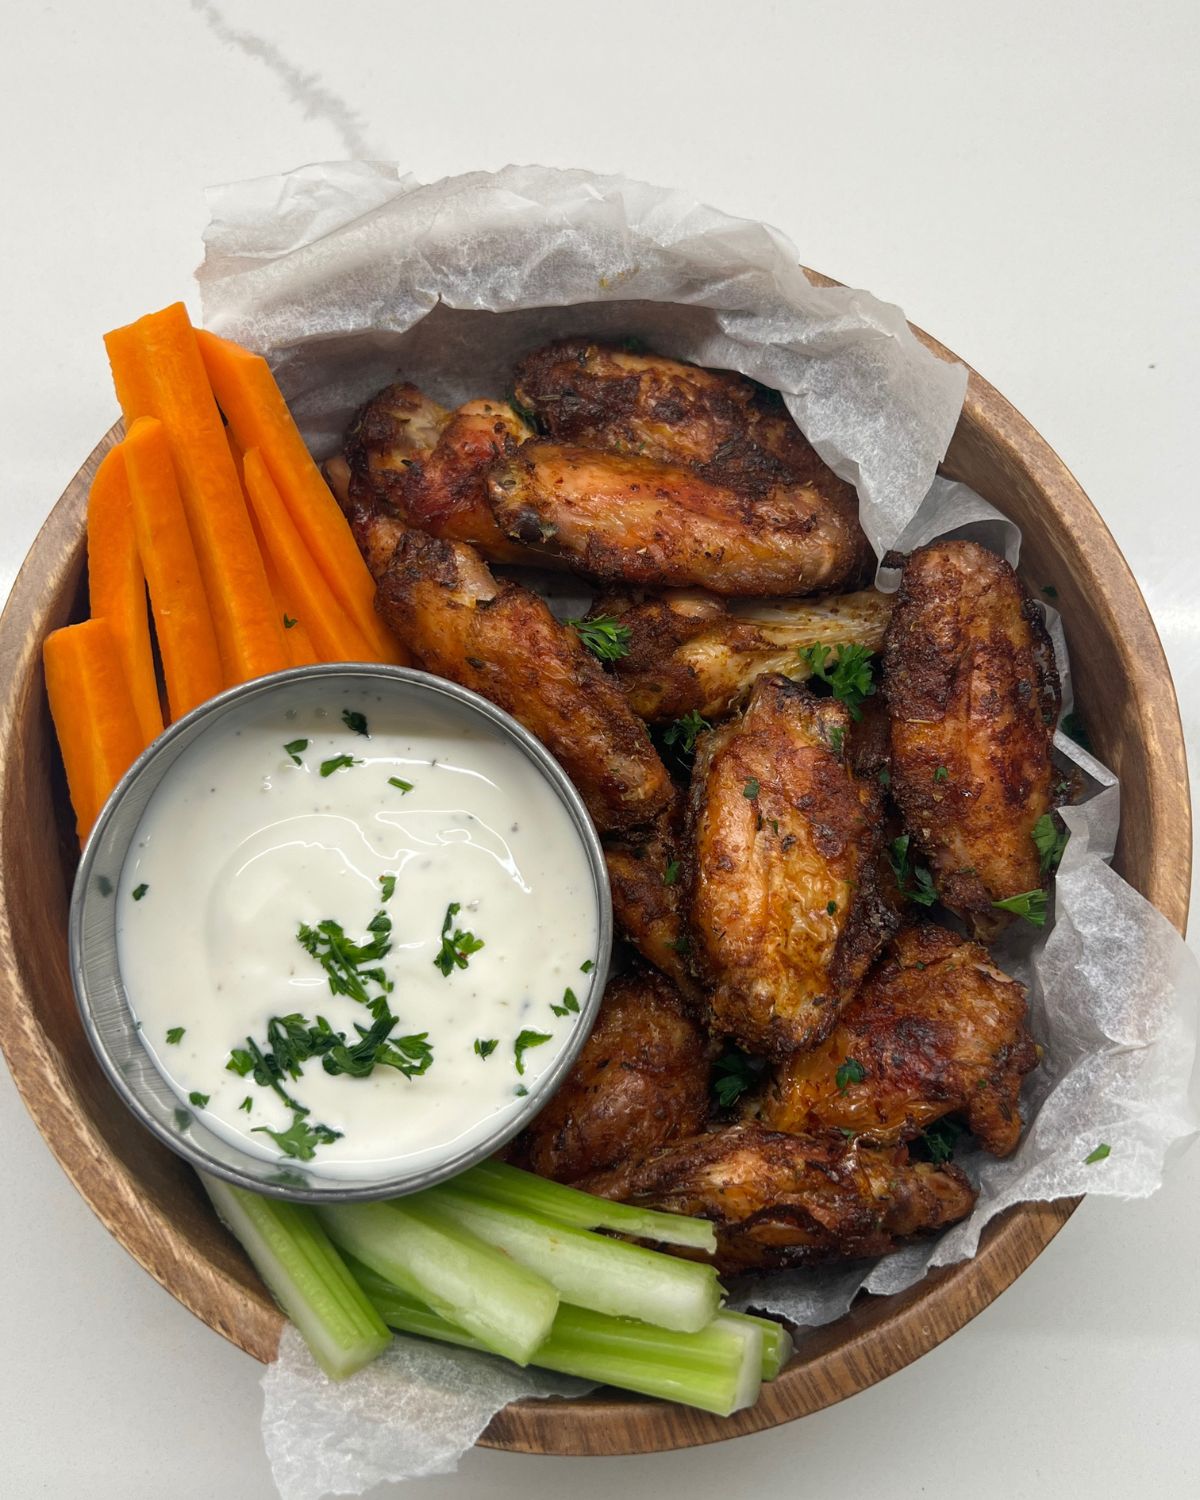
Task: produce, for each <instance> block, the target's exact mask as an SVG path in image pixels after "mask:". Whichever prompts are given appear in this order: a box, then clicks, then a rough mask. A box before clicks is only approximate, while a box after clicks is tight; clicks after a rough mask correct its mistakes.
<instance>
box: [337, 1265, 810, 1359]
mask: <svg viewBox="0 0 1200 1500" xmlns="http://www.w3.org/2000/svg"><path fill="white" fill-rule="evenodd" d="M350 1269H351V1271H353V1272H354V1274H355V1275H356V1276H357V1275H358V1267H357V1266H351V1267H350ZM363 1290H364V1291H366V1292H367V1296H368V1297H369V1296H370V1295H371V1294H370V1291H369V1290H368V1289H367V1288H366V1287H364V1288H363ZM720 1316H721V1318H722V1319H729V1320H732V1321H734V1322H745V1323H754V1324H755V1325H756V1326H757V1327H759V1328H761V1329H762V1336H763V1363H762V1378H763V1379H764V1380H774V1379H775V1377H776V1376H777V1375H778V1374H779V1372H780V1370H782V1369H783V1367H784V1365H786V1364H787V1362H788V1360H789V1359H791V1357H792V1350H793V1348H794V1347H795V1346H794V1344H793V1343H792V1336H791V1334H790V1333H789V1332H788V1331H787V1329H786V1328H785V1327H784V1326H783V1324H782V1323H777V1322H776V1321H775V1319H774V1318H759V1317H756V1316H755V1315H754V1313H739V1312H730V1311H729V1309H728V1308H722V1310H721V1314H720ZM380 1317H383V1314H382V1313H380ZM384 1322H385V1323H386V1322H387V1319H386V1318H384Z"/></svg>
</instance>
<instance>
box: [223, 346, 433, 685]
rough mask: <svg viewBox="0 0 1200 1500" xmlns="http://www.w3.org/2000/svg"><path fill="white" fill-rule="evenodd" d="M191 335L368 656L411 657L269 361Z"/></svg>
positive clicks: (231, 417)
mask: <svg viewBox="0 0 1200 1500" xmlns="http://www.w3.org/2000/svg"><path fill="white" fill-rule="evenodd" d="M196 341H197V343H198V344H199V346H200V354H201V356H202V358H203V360H204V367H205V369H206V370H207V371H208V378H209V381H210V382H211V384H212V389H213V393H214V395H215V396H216V398H217V403H218V405H219V406H220V408H221V410H222V411H223V412H224V413H225V416H226V419H227V420H228V422H229V425H230V426H231V427H232V428H233V431H234V434H235V435H236V437H237V440H238V443H239V445H240V446H241V447H242V448H243V449H249V448H257V449H259V451H260V452H261V453H262V456H263V461H264V463H265V465H266V467H267V470H268V472H269V473H270V475H271V478H272V479H273V480H274V482H275V487H276V488H277V489H278V491H279V493H280V495H281V496H282V497H283V501H284V504H285V505H286V506H287V508H288V511H289V513H290V514H291V517H292V520H293V521H294V523H295V525H296V527H297V529H298V531H299V532H300V535H301V536H302V537H303V538H304V543H305V546H306V547H307V548H308V551H309V554H310V555H311V557H312V558H313V561H314V562H315V563H316V564H317V566H318V567H319V568H320V569H321V571H322V572H323V573H324V575H325V581H326V582H327V583H328V585H329V587H330V589H332V591H333V594H334V597H335V598H336V599H337V600H338V601H339V603H340V604H341V606H342V608H343V609H344V610H345V611H346V613H347V614H348V615H349V616H350V617H351V619H352V620H353V621H354V623H355V625H357V627H358V629H359V632H360V634H361V635H362V636H363V637H364V638H365V639H366V640H367V641H368V642H370V644H371V645H372V646H373V648H374V653H373V659H374V660H377V661H390V662H398V663H400V665H402V666H404V665H407V664H408V663H409V662H411V660H412V658H411V656H410V655H409V653H408V652H407V651H405V650H404V648H403V646H402V645H401V644H400V643H399V642H398V641H397V640H396V638H395V637H394V636H393V635H392V634H391V632H390V631H388V630H387V628H386V627H385V626H384V624H383V622H382V621H381V620H380V618H379V616H378V615H377V614H376V613H375V583H374V580H373V579H372V577H371V575H370V573H369V572H368V571H367V566H366V564H365V563H364V562H363V560H362V557H361V556H360V554H359V551H358V548H357V546H356V545H355V542H354V537H353V535H352V533H351V531H350V527H349V524H348V523H347V521H346V518H345V517H344V516H343V515H342V513H341V511H340V510H339V509H338V505H337V501H336V500H335V499H334V498H333V496H332V495H331V494H330V492H329V486H328V485H327V484H326V483H325V481H324V479H323V478H322V477H321V471H320V469H318V468H317V466H316V464H315V463H314V462H313V459H312V456H311V455H310V454H309V451H308V449H307V448H306V447H305V446H304V439H303V438H302V437H301V436H300V431H299V428H297V426H296V424H295V422H294V421H293V420H292V414H291V412H289V411H288V409H287V403H286V402H285V401H284V399H283V396H282V394H281V393H280V390H279V387H278V385H276V383H275V377H274V375H272V374H271V368H270V366H269V365H268V364H267V362H266V360H264V359H260V358H259V356H258V355H257V354H251V353H250V352H249V350H246V349H242V348H241V347H240V346H239V345H237V344H233V343H230V342H229V340H228V339H222V338H218V337H217V336H216V334H213V333H208V332H207V331H206V330H205V329H202V328H200V329H197V330H196Z"/></svg>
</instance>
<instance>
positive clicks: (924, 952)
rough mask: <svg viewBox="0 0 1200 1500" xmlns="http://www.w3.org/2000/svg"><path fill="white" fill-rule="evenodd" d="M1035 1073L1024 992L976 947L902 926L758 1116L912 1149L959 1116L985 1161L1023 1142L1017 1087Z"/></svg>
mask: <svg viewBox="0 0 1200 1500" xmlns="http://www.w3.org/2000/svg"><path fill="white" fill-rule="evenodd" d="M1036 1065H1037V1048H1036V1046H1035V1045H1034V1042H1033V1039H1032V1037H1030V1035H1029V1033H1028V1032H1027V1031H1026V1030H1025V986H1024V985H1022V984H1018V983H1017V981H1016V980H1015V979H1010V978H1009V977H1008V976H1007V975H1006V974H1003V973H1002V972H1001V971H1000V970H999V969H998V968H996V966H995V965H994V964H993V963H992V962H991V960H990V959H989V958H988V956H987V953H986V952H985V951H984V949H982V948H981V947H980V946H979V944H978V943H971V942H966V941H964V940H963V939H962V938H959V937H956V936H955V934H954V933H952V932H947V931H946V929H945V928H944V927H935V926H934V925H933V924H932V923H930V922H926V923H922V924H921V925H920V926H918V927H907V928H905V929H904V930H903V931H902V932H900V934H899V935H898V936H897V938H896V941H895V942H894V944H893V945H892V947H891V948H890V949H889V951H888V952H887V953H886V954H885V956H884V958H883V961H882V962H881V963H880V964H878V965H877V967H876V968H875V969H874V971H873V972H872V973H871V974H870V975H869V976H868V978H867V981H866V983H865V984H864V985H863V987H862V989H861V990H860V991H859V993H858V996H857V997H856V998H855V999H854V1000H853V1001H851V1003H850V1004H849V1005H848V1006H847V1007H846V1009H845V1010H844V1011H843V1012H842V1014H841V1016H840V1017H839V1019H838V1023H837V1025H836V1026H835V1027H834V1029H833V1031H832V1032H831V1033H830V1035H829V1037H828V1039H827V1040H826V1041H825V1042H823V1043H822V1045H821V1046H820V1047H818V1048H817V1049H816V1050H815V1051H814V1052H805V1053H797V1054H796V1055H795V1056H793V1057H790V1058H788V1060H787V1061H786V1062H785V1063H782V1064H781V1065H780V1067H779V1069H778V1072H777V1074H776V1076H775V1079H774V1082H773V1083H772V1084H771V1086H770V1087H769V1088H768V1089H767V1091H766V1094H765V1096H764V1098H763V1099H762V1101H761V1102H760V1103H759V1105H758V1106H757V1108H756V1110H755V1113H756V1114H757V1117H758V1118H759V1119H760V1120H761V1121H762V1123H763V1124H764V1125H766V1126H768V1127H769V1128H770V1129H772V1130H794V1131H813V1130H829V1129H834V1130H850V1131H856V1132H858V1133H860V1134H861V1135H862V1136H864V1137H865V1138H867V1139H869V1140H872V1141H878V1142H882V1143H885V1144H887V1143H891V1142H894V1141H902V1140H909V1139H911V1138H912V1137H913V1136H915V1135H917V1134H918V1133H919V1132H920V1131H921V1130H923V1129H924V1128H925V1126H926V1125H929V1124H931V1123H932V1122H933V1121H934V1120H937V1119H939V1118H940V1117H941V1116H942V1115H947V1114H951V1113H954V1112H961V1113H962V1114H963V1115H965V1116H966V1120H967V1124H968V1125H969V1127H970V1129H971V1130H972V1131H973V1132H974V1133H975V1135H976V1136H977V1137H978V1138H979V1143H980V1145H981V1146H982V1147H983V1148H984V1150H985V1151H990V1152H992V1154H993V1155H995V1156H1007V1155H1008V1154H1009V1153H1010V1152H1011V1151H1012V1150H1013V1149H1014V1148H1015V1147H1016V1144H1017V1141H1018V1140H1019V1139H1020V1135H1021V1113H1020V1108H1019V1099H1020V1093H1021V1080H1022V1078H1023V1077H1024V1076H1025V1074H1026V1073H1028V1072H1029V1071H1030V1070H1031V1069H1032V1068H1034V1067H1035V1066H1036Z"/></svg>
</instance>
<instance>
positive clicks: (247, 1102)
mask: <svg viewBox="0 0 1200 1500" xmlns="http://www.w3.org/2000/svg"><path fill="white" fill-rule="evenodd" d="M238 1108H239V1109H244V1110H245V1111H246V1113H247V1114H249V1113H250V1111H251V1110H252V1109H253V1108H254V1100H253V1099H251V1097H250V1095H249V1094H247V1095H246V1097H245V1098H244V1099H243V1100H242V1102H241V1103H240V1104H239V1105H238Z"/></svg>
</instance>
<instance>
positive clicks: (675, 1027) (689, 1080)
mask: <svg viewBox="0 0 1200 1500" xmlns="http://www.w3.org/2000/svg"><path fill="white" fill-rule="evenodd" d="M708 1074H709V1062H708V1055H707V1051H706V1046H705V1040H704V1036H703V1034H702V1033H701V1031H700V1029H699V1027H698V1026H697V1025H696V1023H695V1022H694V1021H693V1020H691V1019H690V1018H689V1016H688V1014H687V1012H686V1010H685V1009H684V1006H683V1002H682V1000H681V999H680V997H679V995H678V994H677V992H676V991H675V989H674V987H673V986H672V985H671V984H669V983H668V981H667V980H666V979H664V978H663V977H662V975H660V974H654V973H652V972H650V971H649V970H646V971H644V972H638V973H634V974H626V975H624V976H622V977H621V978H620V979H614V980H613V981H612V982H611V983H610V984H609V986H608V988H607V989H606V990H605V992H604V1000H603V1003H602V1005H601V1008H600V1015H599V1018H598V1019H597V1021H596V1025H595V1028H594V1030H593V1031H592V1034H591V1036H589V1037H588V1039H587V1041H586V1042H585V1043H584V1046H583V1051H582V1052H581V1053H580V1054H579V1057H578V1060H577V1061H576V1063H575V1066H574V1067H573V1068H572V1069H571V1071H570V1073H568V1075H567V1077H566V1079H565V1081H564V1082H563V1083H562V1084H560V1085H559V1088H558V1091H557V1092H556V1093H555V1095H554V1097H553V1098H552V1099H551V1100H550V1102H549V1104H547V1105H546V1107H545V1109H543V1110H542V1112H541V1114H539V1115H538V1117H537V1119H536V1120H534V1122H533V1124H532V1125H530V1126H529V1127H528V1129H526V1130H525V1131H523V1132H522V1134H521V1135H519V1136H518V1137H517V1139H516V1141H515V1142H514V1144H513V1148H512V1150H511V1152H510V1154H509V1160H510V1161H511V1162H513V1163H514V1164H516V1165H517V1166H521V1167H527V1168H529V1169H530V1170H531V1171H534V1172H537V1173H538V1174H539V1175H540V1176H542V1177H553V1178H555V1179H556V1180H557V1181H559V1182H574V1181H575V1179H576V1178H578V1177H583V1176H584V1175H585V1174H586V1173H588V1172H596V1171H600V1170H602V1169H603V1168H606V1167H611V1166H614V1165H615V1164H616V1163H617V1162H621V1161H626V1160H628V1159H629V1158H631V1157H634V1156H638V1155H641V1154H644V1153H645V1152H647V1151H652V1150H654V1148H655V1147H657V1146H661V1145H664V1144H665V1143H666V1142H667V1141H673V1140H676V1139H678V1138H679V1137H681V1136H689V1135H695V1134H696V1132H697V1131H699V1130H700V1129H702V1128H703V1125H704V1120H705V1117H706V1115H707V1113H708Z"/></svg>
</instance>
